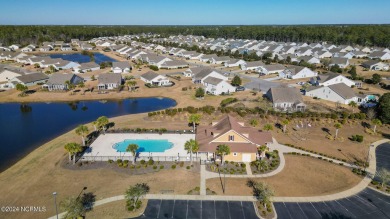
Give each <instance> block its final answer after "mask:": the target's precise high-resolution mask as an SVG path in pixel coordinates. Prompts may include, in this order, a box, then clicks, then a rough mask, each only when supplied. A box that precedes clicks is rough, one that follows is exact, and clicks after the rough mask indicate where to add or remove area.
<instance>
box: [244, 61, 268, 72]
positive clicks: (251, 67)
mask: <svg viewBox="0 0 390 219" xmlns="http://www.w3.org/2000/svg"><path fill="white" fill-rule="evenodd" d="M264 65H265V64H264V63H263V62H262V61H253V62H245V64H243V65H241V70H245V71H246V70H248V71H256V70H258V69H259V68H260V67H261V66H264Z"/></svg>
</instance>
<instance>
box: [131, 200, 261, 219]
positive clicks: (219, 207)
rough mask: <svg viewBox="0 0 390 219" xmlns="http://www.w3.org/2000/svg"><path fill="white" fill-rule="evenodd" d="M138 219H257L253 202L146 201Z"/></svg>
mask: <svg viewBox="0 0 390 219" xmlns="http://www.w3.org/2000/svg"><path fill="white" fill-rule="evenodd" d="M138 218H140V219H149V218H156V219H158V218H161V219H162V218H176V219H179V218H183V219H197V218H199V219H236V218H237V219H258V217H257V215H256V212H255V209H254V205H253V202H240V201H191V200H190V201H187V200H156V199H152V200H149V201H148V206H147V207H146V209H145V212H144V214H143V215H142V216H140V217H138Z"/></svg>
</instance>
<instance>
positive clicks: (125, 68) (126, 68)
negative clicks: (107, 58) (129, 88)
mask: <svg viewBox="0 0 390 219" xmlns="http://www.w3.org/2000/svg"><path fill="white" fill-rule="evenodd" d="M111 70H112V71H113V72H114V73H127V72H130V70H131V65H130V63H129V62H127V61H123V62H113V63H112V68H111Z"/></svg>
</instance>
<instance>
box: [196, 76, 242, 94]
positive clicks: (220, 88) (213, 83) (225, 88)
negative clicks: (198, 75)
mask: <svg viewBox="0 0 390 219" xmlns="http://www.w3.org/2000/svg"><path fill="white" fill-rule="evenodd" d="M203 85H204V87H205V91H206V93H210V94H213V95H220V94H230V93H234V92H235V91H236V87H234V86H232V85H231V84H230V83H228V82H227V81H225V80H223V79H221V78H215V77H212V76H208V77H207V78H205V79H204V80H203Z"/></svg>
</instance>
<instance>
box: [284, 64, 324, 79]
mask: <svg viewBox="0 0 390 219" xmlns="http://www.w3.org/2000/svg"><path fill="white" fill-rule="evenodd" d="M317 75H318V73H317V72H314V71H312V70H311V69H309V68H307V67H303V66H290V67H288V68H286V69H285V70H283V71H282V72H279V77H280V78H287V79H299V78H311V77H315V76H317Z"/></svg>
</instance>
